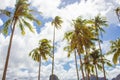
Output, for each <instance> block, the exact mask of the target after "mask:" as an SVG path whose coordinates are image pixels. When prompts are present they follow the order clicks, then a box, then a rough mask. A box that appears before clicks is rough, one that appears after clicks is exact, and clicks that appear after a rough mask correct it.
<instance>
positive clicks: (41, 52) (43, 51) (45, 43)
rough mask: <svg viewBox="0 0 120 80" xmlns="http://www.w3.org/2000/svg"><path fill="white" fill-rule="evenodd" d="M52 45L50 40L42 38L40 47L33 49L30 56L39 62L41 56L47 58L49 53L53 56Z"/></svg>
mask: <svg viewBox="0 0 120 80" xmlns="http://www.w3.org/2000/svg"><path fill="white" fill-rule="evenodd" d="M51 51H52V46H51V45H50V41H49V40H47V39H42V40H40V41H39V47H38V48H35V49H33V50H32V51H31V52H30V53H29V56H31V57H32V59H33V60H34V61H37V62H39V59H40V57H42V58H43V59H44V60H47V55H48V56H50V57H51Z"/></svg>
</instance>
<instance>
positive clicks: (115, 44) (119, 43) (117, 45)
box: [109, 38, 120, 64]
mask: <svg viewBox="0 0 120 80" xmlns="http://www.w3.org/2000/svg"><path fill="white" fill-rule="evenodd" d="M110 43H111V47H110V48H111V50H110V51H109V53H113V54H114V55H113V63H114V64H117V61H118V58H119V56H120V38H118V39H117V40H115V41H111V42H110Z"/></svg>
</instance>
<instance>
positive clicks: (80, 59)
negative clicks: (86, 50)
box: [79, 54, 85, 80]
mask: <svg viewBox="0 0 120 80" xmlns="http://www.w3.org/2000/svg"><path fill="white" fill-rule="evenodd" d="M79 59H80V65H81V66H82V67H81V72H82V78H83V79H82V80H85V76H84V72H83V63H82V58H81V55H80V54H79Z"/></svg>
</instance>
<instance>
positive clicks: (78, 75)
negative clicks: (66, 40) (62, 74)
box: [74, 50, 79, 80]
mask: <svg viewBox="0 0 120 80" xmlns="http://www.w3.org/2000/svg"><path fill="white" fill-rule="evenodd" d="M74 52H75V53H74V56H75V66H76V73H77V80H79V72H78V66H77V58H76V50H75V51H74Z"/></svg>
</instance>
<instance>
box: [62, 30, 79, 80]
mask: <svg viewBox="0 0 120 80" xmlns="http://www.w3.org/2000/svg"><path fill="white" fill-rule="evenodd" d="M64 39H66V40H67V41H68V46H66V47H64V50H66V51H68V57H70V55H71V53H74V56H75V67H76V73H77V80H79V79H80V78H79V72H78V65H77V53H76V49H77V48H76V47H75V45H76V44H75V42H76V41H75V40H74V39H75V38H73V32H71V31H69V32H66V33H65V35H64ZM73 41H74V44H73Z"/></svg>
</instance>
